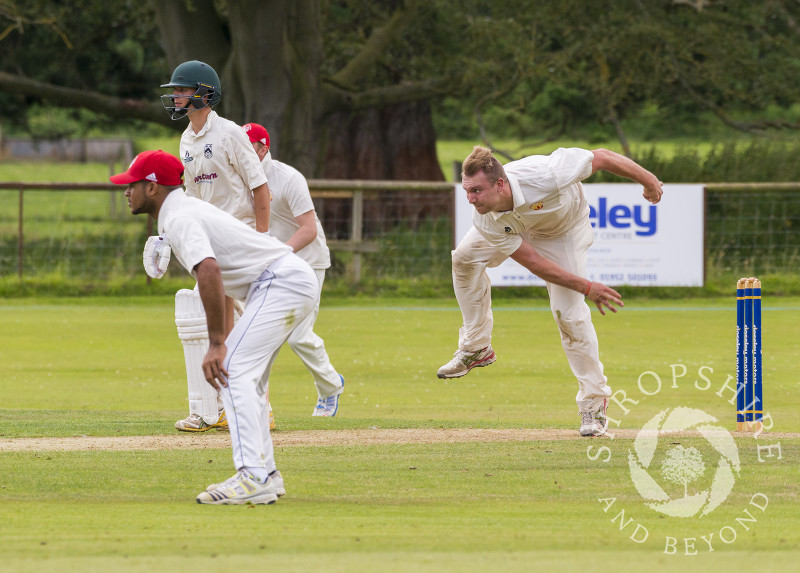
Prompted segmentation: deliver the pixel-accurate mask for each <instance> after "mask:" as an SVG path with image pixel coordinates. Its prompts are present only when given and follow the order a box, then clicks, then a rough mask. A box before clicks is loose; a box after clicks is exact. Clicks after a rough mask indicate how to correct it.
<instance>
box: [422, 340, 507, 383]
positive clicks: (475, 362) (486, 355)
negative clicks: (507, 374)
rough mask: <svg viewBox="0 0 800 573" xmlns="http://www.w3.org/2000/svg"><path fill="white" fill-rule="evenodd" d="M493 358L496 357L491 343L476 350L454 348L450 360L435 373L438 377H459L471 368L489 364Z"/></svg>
mask: <svg viewBox="0 0 800 573" xmlns="http://www.w3.org/2000/svg"><path fill="white" fill-rule="evenodd" d="M495 360H497V357H496V356H495V355H494V350H492V346H491V345H489V346H487V347H486V348H481V349H480V350H478V351H476V352H467V351H464V350H456V353H455V354H453V358H452V359H451V360H450V362H448V363H447V364H445V365H444V366H442V367H441V368H439V371H438V372H437V373H436V375H437V376H438V377H439V378H461V377H462V376H464V375H465V374H466V373H468V372H469V371H470V370H472V369H473V368H478V367H480V366H489V364H491V363H492V362H494V361H495Z"/></svg>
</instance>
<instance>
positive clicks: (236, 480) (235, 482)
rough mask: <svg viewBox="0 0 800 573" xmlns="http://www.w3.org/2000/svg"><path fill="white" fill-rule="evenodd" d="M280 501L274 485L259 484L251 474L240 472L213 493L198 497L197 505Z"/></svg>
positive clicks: (263, 503)
mask: <svg viewBox="0 0 800 573" xmlns="http://www.w3.org/2000/svg"><path fill="white" fill-rule="evenodd" d="M276 501H278V494H277V493H276V490H275V486H274V484H270V482H269V480H267V482H266V483H259V482H258V481H257V480H255V479H254V478H253V476H251V475H250V474H249V473H247V472H246V471H244V470H239V471H238V472H236V474H235V475H234V476H232V477H230V478H228V479H226V480H225V481H224V482H222V483H221V484H217V487H216V488H214V489H212V490H211V491H204V492H202V493H201V494H200V495H198V496H197V503H207V504H212V505H269V504H271V503H275V502H276Z"/></svg>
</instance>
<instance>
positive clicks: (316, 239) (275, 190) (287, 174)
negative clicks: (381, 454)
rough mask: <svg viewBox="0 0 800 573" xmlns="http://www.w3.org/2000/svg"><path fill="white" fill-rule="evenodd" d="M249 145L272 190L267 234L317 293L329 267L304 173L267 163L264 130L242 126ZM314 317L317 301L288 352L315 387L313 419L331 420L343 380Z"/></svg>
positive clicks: (284, 165)
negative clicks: (305, 272) (303, 270)
mask: <svg viewBox="0 0 800 573" xmlns="http://www.w3.org/2000/svg"><path fill="white" fill-rule="evenodd" d="M242 127H243V128H244V130H245V132H246V133H247V136H248V137H249V138H250V142H251V143H252V144H253V149H254V150H255V152H256V154H257V155H258V158H259V159H260V160H261V165H262V166H263V168H264V173H266V175H267V178H268V179H269V188H270V191H272V203H270V217H269V232H270V234H271V235H272V236H273V237H276V238H277V239H279V240H280V241H282V242H284V243H286V244H287V245H289V246H290V247H292V249H293V250H294V252H295V253H297V256H298V257H300V258H301V259H303V260H304V261H306V262H307V263H308V264H309V265H311V268H312V269H314V273H315V274H316V275H317V279H318V280H319V292H320V294H321V293H322V284H323V283H324V281H325V269H327V268H328V267H330V266H331V256H330V251H329V250H328V245H327V243H326V241H325V231H324V230H323V228H322V224H321V223H320V221H319V219H318V218H317V213H316V211H315V210H314V203H313V201H312V200H311V192H310V191H309V190H308V183H307V182H306V178H305V177H303V174H302V173H300V172H299V171H298V170H297V169H295V168H294V167H291V166H290V165H286V164H285V163H282V162H280V161H276V160H274V159H272V155H271V154H270V151H269V132H267V129H266V128H265V127H264V126H263V125H260V124H257V123H247V124H245V125H243V126H242ZM318 314H319V301H317V305H316V307H314V310H313V312H311V314H309V315H308V317H307V318H306V319H305V321H303V323H301V324H300V325H298V327H297V328H296V329H295V331H294V332H293V333H292V334H291V336H289V340H288V344H289V348H291V349H292V351H294V353H295V354H297V356H298V357H299V358H300V360H302V361H303V364H305V366H306V368H307V369H308V371H309V373H310V374H311V376H312V377H313V378H314V385H315V386H316V388H317V404H316V406H315V407H314V410H313V412H312V414H311V415H312V416H322V417H331V416H335V415H336V412H337V411H338V409H339V396H340V395H341V393H342V392H343V391H344V377H343V376H342V375H341V374H339V373H338V372H336V369H335V368H334V367H333V366H332V365H331V361H330V358H329V357H328V353H327V351H326V350H325V342H324V341H323V340H322V338H320V337H319V336H318V335H317V334H316V333H315V332H314V323H315V322H316V320H317V315H318Z"/></svg>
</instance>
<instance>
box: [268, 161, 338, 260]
mask: <svg viewBox="0 0 800 573" xmlns="http://www.w3.org/2000/svg"><path fill="white" fill-rule="evenodd" d="M261 165H262V166H263V168H264V173H266V174H267V178H268V179H269V189H270V191H272V202H271V203H270V205H269V209H270V215H269V232H270V234H271V235H272V236H273V237H277V238H278V239H280V240H281V241H283V242H284V243H285V242H286V241H288V240H289V239H290V238H291V237H292V235H294V234H295V232H297V230H298V229H299V228H300V225H298V224H297V221H296V220H295V217H297V216H299V215H302V214H303V213H308V212H309V211H314V202H313V201H312V200H311V192H310V191H309V190H308V183H307V182H306V178H305V177H303V174H302V173H300V172H299V171H298V170H297V169H295V168H294V167H292V166H290V165H286V164H285V163H281V162H280V161H276V160H274V159H272V155H271V154H270V153H269V152H267V155H266V156H265V157H264V159H262V160H261ZM314 220H315V221H316V224H317V237H316V239H314V240H313V241H311V242H310V243H309V244H308V245H306V246H305V247H303V248H302V249H300V250H299V251H297V256H298V257H300V258H301V259H303V260H304V261H306V262H307V263H308V264H309V265H311V268H312V269H327V268H328V267H330V266H331V254H330V251H329V250H328V244H327V242H326V241H325V231H324V230H323V229H322V223H320V222H319V218H318V217H317V213H316V211H314Z"/></svg>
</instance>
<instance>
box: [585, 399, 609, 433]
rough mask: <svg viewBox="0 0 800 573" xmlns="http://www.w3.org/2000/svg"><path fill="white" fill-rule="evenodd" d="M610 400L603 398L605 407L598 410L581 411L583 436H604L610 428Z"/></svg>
mask: <svg viewBox="0 0 800 573" xmlns="http://www.w3.org/2000/svg"><path fill="white" fill-rule="evenodd" d="M607 406H608V400H603V407H602V408H600V409H599V410H597V411H596V412H581V413H580V414H581V436H586V437H589V436H602V435H603V434H605V433H606V431H607V430H608V417H606V407H607Z"/></svg>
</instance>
